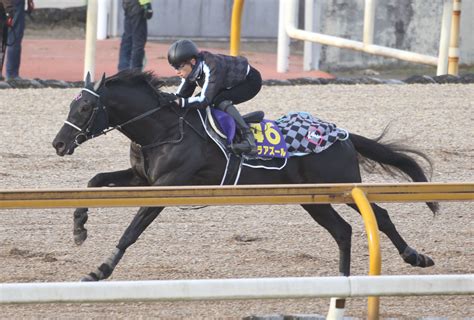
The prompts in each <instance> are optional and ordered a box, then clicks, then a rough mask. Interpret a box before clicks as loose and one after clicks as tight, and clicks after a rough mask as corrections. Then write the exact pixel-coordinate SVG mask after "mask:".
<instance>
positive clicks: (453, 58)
mask: <svg viewBox="0 0 474 320" xmlns="http://www.w3.org/2000/svg"><path fill="white" fill-rule="evenodd" d="M460 20H461V0H453V18H452V19H451V37H450V40H449V54H448V73H449V74H452V75H455V76H457V75H458V73H459V24H460Z"/></svg>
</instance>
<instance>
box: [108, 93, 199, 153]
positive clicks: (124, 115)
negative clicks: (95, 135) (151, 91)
mask: <svg viewBox="0 0 474 320" xmlns="http://www.w3.org/2000/svg"><path fill="white" fill-rule="evenodd" d="M111 101H113V103H111ZM109 103H110V110H109V115H110V125H111V126H112V127H113V126H121V125H123V124H125V125H123V127H119V130H120V131H121V132H122V133H123V134H124V135H125V136H127V137H128V138H129V139H130V140H132V141H133V142H135V143H137V144H140V145H142V146H145V145H151V144H159V143H160V142H165V141H172V140H175V139H177V137H179V136H180V135H181V134H182V132H181V131H182V125H183V123H180V122H182V121H183V120H180V114H181V113H182V110H179V109H174V110H173V109H172V108H175V107H172V106H169V105H164V106H162V107H161V108H160V106H159V102H158V99H141V100H140V99H138V98H137V99H131V98H130V97H128V98H127V99H110V101H109ZM156 108H160V109H159V110H156V111H154V112H153V113H152V114H150V115H148V116H146V117H144V118H141V119H139V120H136V121H133V120H132V119H134V118H136V117H140V116H141V115H143V114H145V113H147V112H149V111H152V110H153V109H156ZM193 113H194V111H193ZM196 116H197V115H196ZM186 118H188V117H186ZM130 120H132V122H131V123H128V124H126V123H127V121H130Z"/></svg>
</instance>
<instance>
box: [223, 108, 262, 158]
mask: <svg viewBox="0 0 474 320" xmlns="http://www.w3.org/2000/svg"><path fill="white" fill-rule="evenodd" d="M218 108H219V109H220V110H222V111H224V112H226V113H227V114H229V115H230V116H231V117H232V118H234V120H235V123H236V124H237V126H238V127H239V129H240V130H241V132H242V141H241V142H239V143H233V144H232V150H234V152H235V153H239V154H241V153H244V154H247V155H249V156H255V155H257V152H258V151H257V145H256V143H255V138H254V136H253V133H252V131H251V130H250V127H249V125H248V124H247V123H246V122H245V120H244V119H243V118H242V116H241V115H240V113H239V111H238V110H237V108H236V107H235V106H234V104H233V103H232V101H229V100H225V101H222V102H221V103H219V105H218Z"/></svg>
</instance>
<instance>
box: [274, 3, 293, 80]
mask: <svg viewBox="0 0 474 320" xmlns="http://www.w3.org/2000/svg"><path fill="white" fill-rule="evenodd" d="M286 2H287V0H280V8H279V14H278V48H277V72H281V73H285V72H288V59H289V56H290V37H289V36H288V35H287V34H286V20H287V19H286V10H287V8H288V6H287V5H285V3H286Z"/></svg>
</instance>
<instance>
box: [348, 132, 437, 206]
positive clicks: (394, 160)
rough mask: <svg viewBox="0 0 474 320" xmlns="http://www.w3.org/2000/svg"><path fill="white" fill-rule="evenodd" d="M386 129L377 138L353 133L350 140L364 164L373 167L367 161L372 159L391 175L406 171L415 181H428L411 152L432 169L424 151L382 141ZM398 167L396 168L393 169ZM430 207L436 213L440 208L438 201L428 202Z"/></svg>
mask: <svg viewBox="0 0 474 320" xmlns="http://www.w3.org/2000/svg"><path fill="white" fill-rule="evenodd" d="M385 132H386V131H384V133H382V135H381V136H380V137H378V138H376V139H373V140H372V139H368V138H365V137H363V136H360V135H357V134H354V133H351V134H350V135H349V137H350V140H351V141H352V143H353V144H354V147H355V149H356V150H357V152H358V153H359V154H360V155H362V156H363V157H365V158H366V159H362V160H363V161H362V164H365V165H367V164H369V165H370V167H371V168H373V164H374V163H373V162H370V161H367V159H370V160H372V161H375V162H376V163H378V164H379V165H380V166H381V167H382V169H384V170H385V171H386V172H388V173H390V174H391V175H393V176H394V175H397V173H404V174H406V175H407V176H409V177H410V178H411V179H412V180H413V181H414V182H427V181H428V178H427V177H426V174H425V172H424V170H423V169H422V167H421V166H420V165H419V164H418V162H417V161H416V160H415V159H414V158H412V157H411V156H410V155H409V154H410V153H411V154H416V155H418V156H420V157H421V158H423V159H425V160H426V162H428V164H429V166H430V169H432V168H433V165H432V162H431V160H430V159H429V158H428V156H426V155H425V154H424V153H422V152H421V151H418V150H413V149H410V148H407V147H405V146H402V145H398V144H395V143H382V142H380V140H381V139H382V137H383V136H384V134H385ZM393 169H396V170H393ZM426 204H427V205H428V207H429V208H430V209H431V211H433V213H436V212H437V211H438V209H439V204H438V203H437V202H427V203H426Z"/></svg>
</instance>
